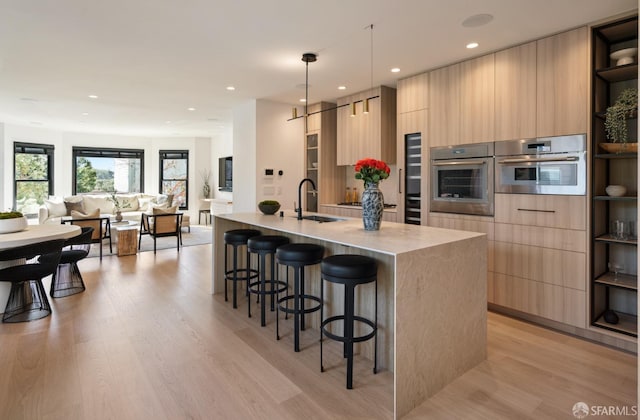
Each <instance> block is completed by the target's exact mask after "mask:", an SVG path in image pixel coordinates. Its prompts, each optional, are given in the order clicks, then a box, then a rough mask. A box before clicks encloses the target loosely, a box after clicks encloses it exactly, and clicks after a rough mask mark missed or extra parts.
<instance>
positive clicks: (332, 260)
mask: <svg viewBox="0 0 640 420" xmlns="http://www.w3.org/2000/svg"><path fill="white" fill-rule="evenodd" d="M320 270H321V272H322V287H321V291H322V292H321V297H320V299H321V300H322V301H323V302H324V280H327V281H328V282H331V283H336V284H342V285H344V314H343V315H335V316H331V317H328V318H326V319H325V318H324V309H322V310H321V312H320V318H321V320H322V321H321V324H320V371H321V372H324V365H323V358H322V357H323V354H322V342H323V337H324V336H326V337H328V338H330V339H332V340H336V341H340V342H342V343H343V344H344V357H345V358H346V359H347V389H352V388H353V344H354V343H359V342H363V341H367V340H369V339H371V338H375V343H374V361H373V373H374V374H375V373H377V370H378V326H377V325H378V264H377V262H376V260H375V259H373V258H370V257H367V256H364V255H351V254H343V255H332V256H330V257H327V258H325V259H324V260H322V263H321V264H320ZM371 282H375V321H371V320H370V319H367V318H364V317H362V316H359V315H355V305H354V301H355V298H354V296H355V288H356V286H358V285H361V284H367V283H371ZM334 322H342V325H343V335H339V334H336V333H333V332H331V331H330V325H331V324H332V323H334ZM355 322H359V323H362V324H365V325H367V326H368V327H369V329H370V332H368V333H366V334H363V335H360V336H355V335H354V324H355Z"/></svg>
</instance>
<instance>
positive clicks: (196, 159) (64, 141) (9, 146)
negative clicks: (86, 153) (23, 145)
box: [0, 124, 212, 220]
mask: <svg viewBox="0 0 640 420" xmlns="http://www.w3.org/2000/svg"><path fill="white" fill-rule="evenodd" d="M0 141H2V143H1V144H2V148H1V149H2V153H3V155H2V156H1V158H2V159H1V160H0V162H2V171H1V172H0V184H1V185H2V186H3V191H2V195H1V196H0V200H1V201H0V208H2V209H5V208H10V207H12V205H13V142H15V141H20V142H28V143H44V144H52V145H53V146H54V147H55V154H54V195H58V196H67V195H71V194H72V176H73V174H72V169H71V168H72V167H73V166H72V148H73V146H84V147H109V148H127V149H143V150H144V153H145V162H144V191H145V192H147V193H157V192H158V191H159V183H160V162H159V151H160V150H166V149H168V150H176V149H179V150H189V179H190V185H189V211H188V214H190V215H191V217H192V220H194V218H196V219H197V216H198V214H197V210H198V208H199V204H200V203H199V201H200V198H201V194H202V193H201V191H202V177H201V175H200V174H201V172H202V170H203V169H204V168H211V167H212V165H211V159H212V146H211V142H212V139H210V138H202V137H198V138H194V137H184V138H173V137H172V138H150V137H131V136H116V135H105V134H87V133H71V132H60V131H55V130H48V129H44V128H35V127H27V126H18V125H10V124H4V130H2V135H1V136H0Z"/></svg>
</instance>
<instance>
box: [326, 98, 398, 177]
mask: <svg viewBox="0 0 640 420" xmlns="http://www.w3.org/2000/svg"><path fill="white" fill-rule="evenodd" d="M370 97H376V98H374V99H371V100H369V113H368V114H365V113H364V101H365V100H366V99H367V98H370ZM352 103H355V107H356V113H355V116H352V107H351V105H350V104H352ZM337 118H338V122H337V124H338V125H337V136H338V147H337V159H336V162H337V164H338V165H355V163H356V162H357V161H358V160H359V159H363V158H366V157H370V158H374V159H380V160H383V161H385V162H387V163H389V164H392V163H395V159H396V142H395V135H396V90H395V89H393V88H390V87H387V86H380V87H378V88H375V89H372V90H367V91H365V92H360V93H357V94H354V95H350V96H346V97H343V98H340V99H338V116H337Z"/></svg>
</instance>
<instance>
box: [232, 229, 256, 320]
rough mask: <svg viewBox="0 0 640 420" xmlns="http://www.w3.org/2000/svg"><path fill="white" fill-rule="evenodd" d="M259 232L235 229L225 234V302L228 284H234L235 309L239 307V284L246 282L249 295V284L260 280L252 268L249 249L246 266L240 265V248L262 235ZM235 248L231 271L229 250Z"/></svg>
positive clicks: (246, 290) (246, 292) (246, 291)
mask: <svg viewBox="0 0 640 420" xmlns="http://www.w3.org/2000/svg"><path fill="white" fill-rule="evenodd" d="M260 233H261V232H260V231H259V230H255V229H233V230H228V231H226V232H225V233H224V300H225V302H226V301H228V298H227V283H228V282H229V281H231V282H233V308H234V309H235V308H237V307H238V298H237V290H238V282H239V281H244V282H245V294H246V295H247V296H248V295H249V283H250V282H251V280H252V279H255V278H258V271H257V270H254V269H252V268H251V265H250V260H249V249H248V248H247V251H246V260H245V266H244V267H240V266H239V265H238V248H239V247H240V246H246V245H247V241H248V240H249V238H252V237H254V236H258V235H260ZM229 246H231V247H232V248H233V267H232V268H231V269H229V266H228V264H229V258H228V248H229Z"/></svg>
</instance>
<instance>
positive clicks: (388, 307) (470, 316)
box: [212, 211, 487, 418]
mask: <svg viewBox="0 0 640 420" xmlns="http://www.w3.org/2000/svg"><path fill="white" fill-rule="evenodd" d="M214 217H215V220H214V223H213V244H214V246H213V256H212V257H213V269H212V271H213V273H212V290H213V293H224V239H223V238H224V232H225V231H227V230H231V229H240V228H255V229H258V230H260V231H261V232H262V233H263V234H265V235H269V234H278V235H284V236H287V237H289V238H290V240H291V242H308V243H316V244H319V245H322V246H324V247H325V256H328V255H334V254H343V253H350V254H361V255H367V256H370V257H372V258H375V259H376V260H377V261H378V334H379V335H378V366H379V369H387V370H390V371H392V372H393V373H394V392H395V398H394V400H395V402H394V404H395V406H394V407H393V412H394V413H395V417H396V418H400V417H402V416H403V415H405V414H406V413H408V412H409V411H411V409H413V408H414V407H416V406H417V405H418V404H420V403H421V402H422V401H424V400H425V399H427V398H428V397H430V396H431V395H433V394H435V393H436V392H437V391H439V390H440V389H442V388H443V387H444V386H445V385H447V384H448V383H449V382H451V381H453V380H454V379H455V378H457V377H458V376H460V375H462V374H463V373H464V372H466V371H467V370H469V369H471V368H472V367H474V366H476V365H477V364H478V363H480V362H481V361H483V360H484V359H486V328H487V326H486V325H487V303H486V302H487V299H486V284H487V278H486V276H487V274H486V273H487V260H486V256H487V252H486V246H487V242H486V235H484V234H481V233H473V232H464V231H457V230H448V229H440V228H433V227H427V226H415V225H406V224H400V223H392V222H383V224H382V227H381V229H380V230H379V231H365V230H364V229H363V227H362V220H361V219H350V218H341V220H339V221H335V222H330V223H318V222H315V221H312V220H297V219H296V217H295V214H294V213H293V212H291V211H289V212H285V215H284V217H278V216H276V215H269V216H267V215H262V214H258V213H231V214H218V215H214ZM307 269H308V275H307V280H306V284H307V292H308V293H311V294H315V295H318V296H319V294H320V290H319V285H320V281H319V279H320V267H319V265H317V266H312V267H308V268H307ZM357 293H358V294H357V298H356V300H357V301H356V312H359V313H361V314H362V315H363V316H365V317H370V318H371V319H373V308H374V302H375V300H374V292H373V288H366V287H362V288H360V290H357ZM342 302H343V301H342V295H340V294H339V292H333V291H332V292H331V293H326V294H325V308H326V309H325V313H326V316H331V315H334V314H336V313H340V311H341V309H342V308H341V306H342ZM335 308H338V309H337V311H336V310H335ZM308 322H310V324H311V327H313V328H318V327H319V318H318V317H317V316H313V315H312V316H309V317H308ZM303 351H304V350H303ZM358 351H359V352H360V354H362V355H364V356H366V357H368V358H370V359H373V340H369V341H367V342H364V343H360V346H359V348H358Z"/></svg>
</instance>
